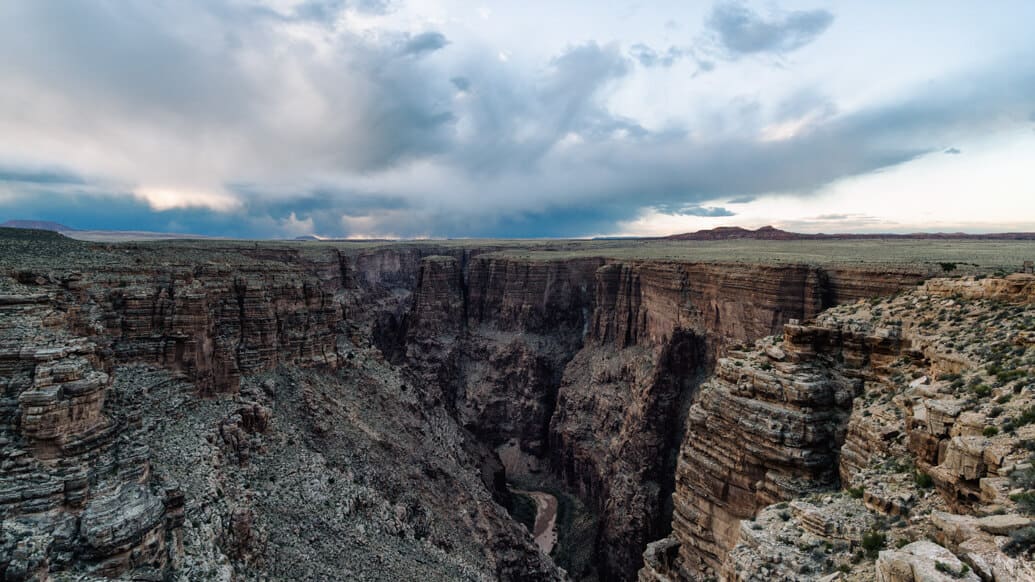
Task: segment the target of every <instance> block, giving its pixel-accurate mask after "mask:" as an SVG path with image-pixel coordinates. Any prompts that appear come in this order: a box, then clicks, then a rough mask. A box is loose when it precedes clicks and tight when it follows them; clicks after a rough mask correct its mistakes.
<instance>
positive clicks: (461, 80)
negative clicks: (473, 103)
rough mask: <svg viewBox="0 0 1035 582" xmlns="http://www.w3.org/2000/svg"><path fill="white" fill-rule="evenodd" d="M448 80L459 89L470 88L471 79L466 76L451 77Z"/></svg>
mask: <svg viewBox="0 0 1035 582" xmlns="http://www.w3.org/2000/svg"><path fill="white" fill-rule="evenodd" d="M449 82H450V83H452V84H453V86H454V87H456V88H457V89H459V90H460V91H467V90H469V89H470V88H471V80H470V79H468V78H467V77H453V78H452V79H450V80H449Z"/></svg>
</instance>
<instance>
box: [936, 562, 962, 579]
mask: <svg viewBox="0 0 1035 582" xmlns="http://www.w3.org/2000/svg"><path fill="white" fill-rule="evenodd" d="M934 569H935V570H938V571H939V572H942V573H945V574H948V575H949V576H952V577H953V578H962V577H963V576H966V575H967V572H970V566H968V565H966V564H963V565H961V566H960V569H959V570H957V569H956V568H953V567H952V566H950V565H948V564H946V563H945V562H938V561H936V562H935V563H934Z"/></svg>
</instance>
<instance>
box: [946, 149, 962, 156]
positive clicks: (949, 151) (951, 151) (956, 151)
mask: <svg viewBox="0 0 1035 582" xmlns="http://www.w3.org/2000/svg"><path fill="white" fill-rule="evenodd" d="M944 153H946V154H949V155H951V156H958V155H959V154H962V153H963V152H962V151H961V150H960V149H959V148H949V149H947V150H945V152H944Z"/></svg>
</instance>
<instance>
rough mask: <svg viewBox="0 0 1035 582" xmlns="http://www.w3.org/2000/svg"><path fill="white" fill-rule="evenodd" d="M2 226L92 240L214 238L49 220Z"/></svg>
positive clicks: (18, 220)
mask: <svg viewBox="0 0 1035 582" xmlns="http://www.w3.org/2000/svg"><path fill="white" fill-rule="evenodd" d="M0 228H21V229H29V230H44V231H49V232H56V233H59V234H61V235H62V236H66V237H68V238H74V239H77V240H84V241H91V242H121V241H134V240H137V241H139V240H170V239H202V238H214V237H209V236H204V235H200V234H184V233H176V232H151V231H146V230H85V229H79V228H72V227H70V226H65V225H64V224H61V223H58V222H52V221H49V220H22V219H14V220H8V221H6V222H4V223H2V224H0Z"/></svg>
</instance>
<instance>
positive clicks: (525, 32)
mask: <svg viewBox="0 0 1035 582" xmlns="http://www.w3.org/2000/svg"><path fill="white" fill-rule="evenodd" d="M1032 22H1035V2H1030V1H1029V0H1016V1H1014V0H997V1H996V2H973V1H970V0H967V1H952V0H940V1H927V0H914V1H910V2H874V1H872V0H866V1H863V0H854V1H847V0H840V1H838V0H826V1H825V0H803V1H797V0H776V1H769V0H766V1H759V2H748V1H728V0H720V1H704V2H697V1H687V0H683V1H650V2H647V1H643V2H633V1H622V2H617V1H616V2H608V1H606V0H565V1H562V2H558V1H557V0H553V1H540V0H523V1H521V2H478V1H477V0H473V1H472V0H93V1H91V2H59V1H49V2H43V1H40V0H4V1H3V2H0V220H5V219H37V220H53V221H57V222H61V223H64V224H67V225H69V226H72V227H75V228H82V229H115V230H152V231H162V232H185V233H195V234H204V235H214V236H231V237H241V238H290V237H295V236H300V235H308V234H316V235H321V236H328V237H352V238H363V237H401V238H423V237H508V238H509V237H587V236H657V235H667V234H672V233H678V232H688V231H694V230H698V229H705V228H714V227H718V226H733V225H739V226H744V227H749V228H756V227H759V226H763V225H774V226H777V227H779V228H785V229H788V230H795V231H799V232H915V231H967V232H1002V231H1022V230H1023V231H1035V42H1032V40H1031V38H1032V36H1031V23H1032Z"/></svg>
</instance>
